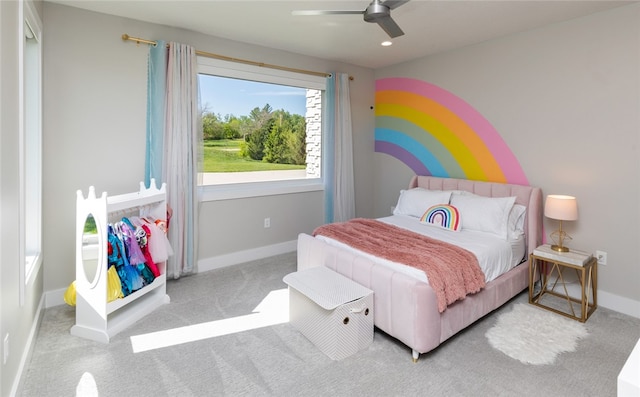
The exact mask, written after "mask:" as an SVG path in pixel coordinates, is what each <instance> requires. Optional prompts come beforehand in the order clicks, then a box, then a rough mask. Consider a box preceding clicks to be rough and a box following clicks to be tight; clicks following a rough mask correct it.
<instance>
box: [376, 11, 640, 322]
mask: <svg viewBox="0 0 640 397" xmlns="http://www.w3.org/2000/svg"><path fill="white" fill-rule="evenodd" d="M375 76H376V79H378V78H384V77H411V78H416V79H421V80H424V81H427V82H430V83H433V84H436V85H438V86H440V87H442V88H444V89H446V90H448V91H450V92H452V93H453V94H455V95H457V96H458V97H460V98H462V99H463V100H465V101H466V102H468V103H469V104H470V105H471V106H472V107H474V108H475V109H477V110H478V111H479V112H480V113H481V114H482V115H483V116H484V117H485V118H486V119H487V120H489V122H490V123H492V124H493V126H494V127H495V128H496V130H497V131H498V132H499V133H500V134H501V135H502V137H503V139H504V140H505V141H506V143H507V145H508V146H509V147H510V149H511V151H512V152H513V153H514V154H515V156H516V158H517V159H518V160H519V162H520V164H521V166H522V168H523V169H524V172H525V174H526V175H527V178H528V180H529V183H530V184H531V185H534V186H539V187H541V188H542V190H543V193H544V195H545V196H546V195H547V194H569V195H573V196H576V197H577V200H578V208H579V220H578V221H576V222H565V224H564V226H565V229H566V230H567V232H569V234H570V235H572V237H573V241H571V242H570V244H569V246H571V247H573V248H576V249H581V250H585V251H595V250H602V251H606V252H608V264H607V266H601V267H600V268H599V277H598V278H599V280H598V289H599V292H600V294H599V300H600V303H601V304H602V305H604V306H607V307H612V308H616V309H619V310H623V311H626V312H631V313H633V314H634V315H635V316H640V288H639V284H638V283H639V282H640V266H639V265H638V258H636V255H637V252H638V248H637V247H638V245H639V243H640V233H639V230H638V223H639V221H640V212H639V209H640V197H639V187H640V177H639V173H638V171H639V168H640V158H639V156H638V143H639V142H638V141H639V137H640V135H639V134H640V117H639V111H640V6H638V5H637V4H636V5H631V6H626V7H623V8H618V9H615V10H612V11H607V12H603V13H599V14H595V15H592V16H588V17H585V18H579V19H575V20H571V21H568V22H564V23H559V24H555V25H551V26H548V27H545V28H542V29H537V30H533V31H529V32H525V33H521V34H516V35H511V36H508V37H504V38H501V39H498V40H492V41H489V42H485V43H482V44H480V45H475V46H470V47H467V48H462V49H459V50H456V51H451V52H448V53H444V54H440V55H437V56H431V57H427V58H424V59H420V60H417V61H413V62H408V63H405V64H401V65H395V66H392V67H388V68H385V69H380V70H376V74H375ZM374 158H375V167H376V175H375V178H374V181H375V182H374V197H375V208H374V214H375V215H376V216H380V215H385V214H388V212H389V207H390V206H391V205H393V203H394V202H395V200H396V199H397V191H398V189H400V188H402V187H403V186H404V181H408V179H409V178H410V176H411V171H410V170H409V169H408V168H407V167H406V166H405V165H404V164H402V163H400V162H399V161H398V160H396V159H394V158H391V157H390V156H387V155H383V154H378V153H376V154H375V155H374ZM555 229H557V223H553V222H552V221H550V220H548V219H545V230H546V231H547V232H548V231H552V230H555Z"/></svg>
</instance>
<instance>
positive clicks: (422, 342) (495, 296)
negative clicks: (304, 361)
mask: <svg viewBox="0 0 640 397" xmlns="http://www.w3.org/2000/svg"><path fill="white" fill-rule="evenodd" d="M417 191H428V192H429V194H431V193H437V192H447V193H450V194H451V196H449V197H450V202H449V203H443V204H451V205H453V204H454V199H453V197H454V195H455V196H456V197H461V196H467V195H469V196H472V197H477V196H481V197H489V198H505V199H506V198H511V197H514V199H513V200H512V201H510V202H511V203H512V206H513V207H514V208H515V207H516V206H518V207H520V209H521V211H522V216H521V217H520V220H519V226H518V227H519V229H520V230H521V232H522V233H521V237H520V239H521V240H522V241H521V243H520V248H519V251H518V249H514V250H513V252H514V255H520V254H521V255H522V256H521V257H519V258H516V261H515V263H513V264H512V266H511V268H510V270H506V271H505V272H500V273H501V274H499V275H495V274H494V275H492V276H491V277H488V279H490V281H489V280H488V281H486V284H485V285H484V287H483V288H481V289H480V291H479V292H476V293H471V294H469V295H467V296H466V297H464V298H463V299H461V300H457V301H455V302H453V303H450V304H448V306H446V309H444V310H442V309H441V308H440V309H439V306H441V305H442V303H441V301H439V299H438V297H437V296H436V292H434V289H433V288H432V286H431V285H430V284H429V281H428V280H427V279H424V276H423V277H419V276H416V274H415V269H414V270H409V271H406V269H403V265H400V264H398V263H393V261H389V260H384V259H380V258H376V257H375V256H372V255H370V254H367V253H365V252H361V251H359V250H357V249H353V248H349V247H346V246H344V244H342V243H336V242H331V241H330V240H331V239H327V238H321V236H312V235H309V234H305V233H302V234H300V235H299V236H298V246H297V248H298V250H297V263H298V265H297V266H298V270H303V269H306V268H309V267H315V266H325V267H328V268H330V269H332V270H334V271H336V272H338V273H340V274H342V275H344V276H346V277H348V278H350V279H352V280H354V281H356V282H357V283H359V284H361V285H363V286H365V287H367V288H369V289H371V290H373V291H374V324H375V326H376V327H377V328H378V329H380V330H381V331H383V332H385V333H387V334H388V335H390V336H392V337H394V338H396V339H398V340H399V341H401V342H402V343H404V344H405V345H407V346H408V347H409V348H410V349H411V352H412V358H413V360H414V361H417V360H418V358H419V355H420V354H422V353H427V352H429V351H431V350H433V349H435V348H436V347H438V346H439V345H440V344H441V343H442V342H444V341H446V340H447V339H449V338H451V337H452V336H453V335H455V334H456V333H458V332H459V331H461V330H462V329H464V328H466V327H467V326H469V325H471V324H472V323H473V322H475V321H476V320H478V319H480V318H481V317H483V316H485V315H486V314H488V313H490V312H491V311H493V310H495V309H497V308H498V307H500V306H502V305H503V304H505V303H506V302H507V301H509V300H510V299H511V298H513V297H514V296H516V295H517V294H519V293H520V292H522V291H523V290H524V289H525V288H526V287H527V286H528V258H529V254H530V253H531V252H532V251H533V249H534V248H536V247H537V246H538V245H540V243H541V239H542V216H541V213H542V192H541V190H540V189H539V188H536V187H531V186H522V185H514V184H502V183H493V182H480V181H470V180H463V179H452V178H439V177H432V176H414V177H413V178H412V180H411V182H410V184H409V186H408V189H406V190H403V191H401V195H400V196H401V198H402V195H403V194H404V193H405V192H412V193H413V192H417ZM469 193H471V194H469ZM460 200H461V199H459V198H458V199H456V201H455V203H456V204H460V205H462V204H464V201H460ZM502 200H503V199H499V200H492V201H502ZM400 204H402V203H401V200H399V201H398V205H400ZM405 204H406V202H405ZM507 205H508V204H507ZM404 207H406V205H404ZM410 210H411V209H409V211H410ZM406 211H407V209H406V208H404V212H405V213H402V212H398V208H397V207H396V210H394V216H393V217H388V219H387V218H380V220H384V221H386V222H390V223H394V221H393V219H396V218H397V219H400V218H402V217H403V216H404V215H406ZM415 211H418V212H417V213H419V211H424V209H414V212H415ZM468 214H469V209H468V208H467V209H466V212H462V211H461V213H460V214H459V215H460V218H461V221H462V225H463V227H462V229H464V225H465V222H464V220H465V215H467V219H470V218H471V217H470V216H468ZM405 218H406V216H405ZM512 218H513V217H512V216H511V214H509V222H511V219H512ZM404 221H405V220H403V219H400V222H401V223H402V222H404ZM423 221H424V219H423ZM499 223H501V222H499ZM481 227H484V225H481ZM509 227H510V226H509ZM509 227H507V229H508V228H509ZM449 234H450V235H455V233H453V232H452V233H449ZM507 240H510V238H507ZM516 253H517V254H516ZM512 259H513V258H512ZM479 261H480V260H479ZM490 261H491V259H489V262H490ZM390 262H391V263H390ZM483 271H485V270H484V269H483ZM418 273H419V272H418ZM423 273H424V272H423ZM434 285H435V284H434Z"/></svg>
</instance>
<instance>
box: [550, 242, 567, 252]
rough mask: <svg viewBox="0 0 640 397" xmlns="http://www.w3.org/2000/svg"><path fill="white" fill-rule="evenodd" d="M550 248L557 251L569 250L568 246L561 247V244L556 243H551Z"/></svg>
mask: <svg viewBox="0 0 640 397" xmlns="http://www.w3.org/2000/svg"><path fill="white" fill-rule="evenodd" d="M551 249H552V250H554V251H557V252H569V248H567V247H563V246H561V245H556V244H553V245H552V246H551Z"/></svg>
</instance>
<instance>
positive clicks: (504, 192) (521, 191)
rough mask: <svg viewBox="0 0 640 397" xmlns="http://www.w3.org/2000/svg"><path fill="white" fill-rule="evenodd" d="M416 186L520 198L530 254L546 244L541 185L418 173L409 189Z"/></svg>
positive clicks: (518, 202) (517, 201)
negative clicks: (524, 211)
mask: <svg viewBox="0 0 640 397" xmlns="http://www.w3.org/2000/svg"><path fill="white" fill-rule="evenodd" d="M414 187H421V188H424V189H429V190H465V191H468V192H471V193H475V194H477V195H480V196H485V197H512V196H513V197H515V198H516V203H517V204H521V205H524V206H525V207H527V212H526V218H525V221H524V222H525V223H524V230H525V233H526V242H527V254H531V252H533V250H534V249H535V248H536V247H537V246H539V245H540V244H542V190H541V189H540V188H537V187H531V186H523V185H512V184H508V183H496V182H481V181H470V180H467V179H454V178H439V177H434V176H421V175H416V176H414V177H413V178H412V179H411V183H410V184H409V188H410V189H411V188H414ZM527 257H528V255H527Z"/></svg>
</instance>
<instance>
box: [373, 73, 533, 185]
mask: <svg viewBox="0 0 640 397" xmlns="http://www.w3.org/2000/svg"><path fill="white" fill-rule="evenodd" d="M375 105H376V130H375V151H376V152H379V153H385V154H388V155H390V156H393V157H395V158H397V159H398V160H400V161H402V162H403V163H404V164H406V165H407V166H408V167H409V168H411V169H412V170H413V171H414V172H415V173H416V174H419V175H433V176H439V177H449V178H462V179H471V180H477V181H489V182H503V183H515V184H520V185H528V184H529V183H528V181H527V177H526V176H525V174H524V172H523V171H522V168H521V167H520V164H519V163H518V161H517V160H516V158H515V156H514V155H513V153H512V152H511V150H510V149H509V147H508V146H507V145H506V144H505V142H504V141H503V140H502V137H501V136H500V134H498V132H497V131H496V130H495V128H493V126H491V124H490V123H489V122H488V121H487V120H486V119H485V118H484V117H483V116H482V115H481V114H480V113H479V112H478V111H476V110H475V109H474V108H473V107H471V106H470V105H469V104H467V103H466V102H465V101H463V100H462V99H460V98H458V97H456V96H455V95H453V94H452V93H450V92H448V91H446V90H443V89H442V88H440V87H437V86H435V85H433V84H429V83H427V82H424V81H421V80H416V79H410V78H387V79H380V80H377V81H376V100H375Z"/></svg>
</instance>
